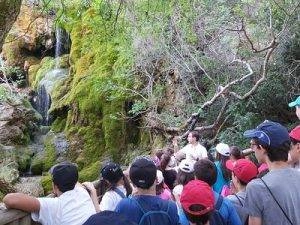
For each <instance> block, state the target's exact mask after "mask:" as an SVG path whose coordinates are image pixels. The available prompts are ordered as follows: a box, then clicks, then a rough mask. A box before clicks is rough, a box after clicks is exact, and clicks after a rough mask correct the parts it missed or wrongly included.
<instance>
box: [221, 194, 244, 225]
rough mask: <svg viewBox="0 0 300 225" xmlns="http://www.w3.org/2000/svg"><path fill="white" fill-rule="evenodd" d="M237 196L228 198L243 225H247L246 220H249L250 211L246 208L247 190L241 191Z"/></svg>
mask: <svg viewBox="0 0 300 225" xmlns="http://www.w3.org/2000/svg"><path fill="white" fill-rule="evenodd" d="M236 195H237V196H235V195H228V196H227V197H226V198H227V199H229V200H230V201H231V202H232V204H233V205H234V207H235V209H236V211H237V213H238V215H239V217H240V219H241V221H242V224H245V222H246V220H247V219H248V216H249V214H248V210H247V209H246V207H245V198H246V190H244V191H240V192H238V193H236Z"/></svg>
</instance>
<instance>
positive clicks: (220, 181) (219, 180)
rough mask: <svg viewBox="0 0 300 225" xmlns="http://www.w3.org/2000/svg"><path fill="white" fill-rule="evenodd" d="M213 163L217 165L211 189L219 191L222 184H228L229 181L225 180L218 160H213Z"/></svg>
mask: <svg viewBox="0 0 300 225" xmlns="http://www.w3.org/2000/svg"><path fill="white" fill-rule="evenodd" d="M215 165H216V167H217V181H216V183H215V184H214V185H213V190H214V191H215V192H217V193H219V194H220V193H221V191H222V188H223V186H224V185H228V186H229V182H228V181H226V180H225V178H224V176H223V173H222V165H221V162H220V161H217V162H215Z"/></svg>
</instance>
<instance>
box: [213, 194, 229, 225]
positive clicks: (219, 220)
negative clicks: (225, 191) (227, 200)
mask: <svg viewBox="0 0 300 225" xmlns="http://www.w3.org/2000/svg"><path fill="white" fill-rule="evenodd" d="M222 203H223V197H222V195H219V198H218V201H217V203H216V206H215V210H214V211H213V213H212V215H211V217H210V220H209V222H210V225H227V222H226V221H225V219H224V218H223V217H222V215H221V213H220V211H219V210H220V208H221V205H222Z"/></svg>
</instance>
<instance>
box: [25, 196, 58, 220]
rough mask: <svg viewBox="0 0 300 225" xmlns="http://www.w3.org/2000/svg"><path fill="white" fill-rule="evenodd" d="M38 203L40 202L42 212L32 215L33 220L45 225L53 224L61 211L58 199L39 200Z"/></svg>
mask: <svg viewBox="0 0 300 225" xmlns="http://www.w3.org/2000/svg"><path fill="white" fill-rule="evenodd" d="M38 201H39V202H40V211H39V212H33V213H31V218H32V219H33V220H34V221H37V222H39V223H42V224H43V225H45V224H53V223H52V222H53V220H54V218H55V215H57V211H58V210H59V201H58V198H38Z"/></svg>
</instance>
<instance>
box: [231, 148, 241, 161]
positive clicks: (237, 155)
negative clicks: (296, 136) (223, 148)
mask: <svg viewBox="0 0 300 225" xmlns="http://www.w3.org/2000/svg"><path fill="white" fill-rule="evenodd" d="M229 158H230V159H231V160H238V159H241V158H243V153H242V151H241V150H240V149H239V147H237V146H231V147H230V156H229Z"/></svg>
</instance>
